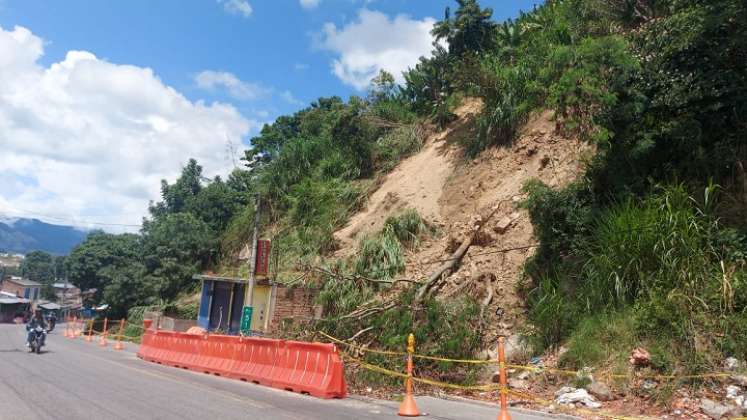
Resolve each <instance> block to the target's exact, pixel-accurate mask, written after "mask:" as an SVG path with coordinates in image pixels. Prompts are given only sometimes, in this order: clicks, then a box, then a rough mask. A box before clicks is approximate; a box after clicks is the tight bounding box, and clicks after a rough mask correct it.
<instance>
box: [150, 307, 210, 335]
mask: <svg viewBox="0 0 747 420" xmlns="http://www.w3.org/2000/svg"><path fill="white" fill-rule="evenodd" d="M143 319H151V320H153V326H154V327H155V326H156V325H158V326H159V328H160V329H162V330H166V331H177V332H186V331H187V330H188V329H190V328H191V327H194V326H196V325H197V320H194V319H178V318H171V317H169V316H163V314H161V313H160V312H146V313H144V314H143Z"/></svg>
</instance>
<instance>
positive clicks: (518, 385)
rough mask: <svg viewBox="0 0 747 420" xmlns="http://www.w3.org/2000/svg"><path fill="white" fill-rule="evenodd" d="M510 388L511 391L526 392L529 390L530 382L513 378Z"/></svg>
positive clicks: (509, 383)
mask: <svg viewBox="0 0 747 420" xmlns="http://www.w3.org/2000/svg"><path fill="white" fill-rule="evenodd" d="M508 387H509V389H518V390H521V391H525V390H527V389H529V382H527V381H525V380H524V379H519V378H511V379H509V380H508Z"/></svg>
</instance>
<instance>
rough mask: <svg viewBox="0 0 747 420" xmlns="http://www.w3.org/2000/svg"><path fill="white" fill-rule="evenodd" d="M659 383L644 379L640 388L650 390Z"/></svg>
mask: <svg viewBox="0 0 747 420" xmlns="http://www.w3.org/2000/svg"><path fill="white" fill-rule="evenodd" d="M658 385H659V384H658V383H657V382H656V381H653V380H651V379H646V380H645V381H643V383H641V389H642V390H644V391H651V390H652V389H654V388H656V387H657V386H658Z"/></svg>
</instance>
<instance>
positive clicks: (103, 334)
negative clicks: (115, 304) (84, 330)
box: [99, 318, 109, 347]
mask: <svg viewBox="0 0 747 420" xmlns="http://www.w3.org/2000/svg"><path fill="white" fill-rule="evenodd" d="M108 323H109V320H108V319H107V318H104V331H102V332H101V339H100V340H99V346H101V347H106V345H107V342H106V335H107V333H108V331H107V330H106V328H107V324H108Z"/></svg>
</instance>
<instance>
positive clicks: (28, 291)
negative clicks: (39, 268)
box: [0, 276, 42, 302]
mask: <svg viewBox="0 0 747 420" xmlns="http://www.w3.org/2000/svg"><path fill="white" fill-rule="evenodd" d="M41 287H42V285H41V283H37V282H35V281H31V280H27V279H24V278H22V277H17V276H8V277H5V279H3V284H2V286H0V290H2V291H3V292H5V293H9V294H12V295H14V296H16V297H19V298H24V299H28V300H30V301H32V302H34V301H37V300H39V298H40V297H41Z"/></svg>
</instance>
